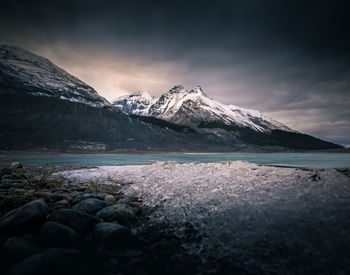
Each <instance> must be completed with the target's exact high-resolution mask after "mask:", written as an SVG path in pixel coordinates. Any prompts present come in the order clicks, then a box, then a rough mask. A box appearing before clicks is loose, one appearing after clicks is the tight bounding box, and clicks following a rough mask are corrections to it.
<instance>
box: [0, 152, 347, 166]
mask: <svg viewBox="0 0 350 275" xmlns="http://www.w3.org/2000/svg"><path fill="white" fill-rule="evenodd" d="M234 160H242V161H248V162H252V163H257V164H265V165H276V166H291V167H302V168H313V169H321V168H349V167H350V154H348V153H226V154H225V153H224V154H223V153H217V154H216V153H215V154H192V153H191V154H190V153H179V154H130V155H102V154H101V155H35V156H27V155H26V156H10V157H7V156H1V157H0V165H1V166H4V165H9V164H10V163H11V162H13V161H21V162H23V163H24V164H25V165H27V166H45V165H49V166H74V165H79V166H80V165H89V166H114V165H129V164H147V163H152V162H154V161H176V162H181V163H185V162H217V161H234Z"/></svg>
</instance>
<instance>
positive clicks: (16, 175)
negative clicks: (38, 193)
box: [1, 173, 27, 180]
mask: <svg viewBox="0 0 350 275" xmlns="http://www.w3.org/2000/svg"><path fill="white" fill-rule="evenodd" d="M26 178H27V177H26V176H25V175H23V174H20V173H11V174H7V175H4V176H2V177H1V180H24V179H26Z"/></svg>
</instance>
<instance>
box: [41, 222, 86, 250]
mask: <svg viewBox="0 0 350 275" xmlns="http://www.w3.org/2000/svg"><path fill="white" fill-rule="evenodd" d="M40 237H41V239H42V240H43V241H44V243H45V245H49V246H53V247H74V246H76V245H78V243H79V239H80V238H79V234H78V233H77V232H76V231H75V230H74V229H73V228H71V227H69V226H66V225H64V224H60V223H56V222H46V223H45V224H44V225H43V226H42V227H41V231H40Z"/></svg>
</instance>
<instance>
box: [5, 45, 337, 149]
mask: <svg viewBox="0 0 350 275" xmlns="http://www.w3.org/2000/svg"><path fill="white" fill-rule="evenodd" d="M335 148H341V146H339V145H336V144H333V143H330V142H326V141H323V140H320V139H317V138H315V137H312V136H309V135H305V134H302V133H299V132H297V131H294V130H292V129H290V128H289V127H287V126H286V125H283V124H282V123H279V122H277V121H275V120H273V119H270V118H268V117H266V116H264V115H263V114H262V113H260V112H258V111H254V110H248V109H244V108H240V107H238V106H234V105H225V104H221V103H219V102H217V101H215V100H213V99H211V98H209V97H208V96H207V95H206V94H205V93H204V92H203V90H202V89H201V88H200V87H199V86H197V87H196V88H195V89H192V90H186V89H185V88H184V87H183V86H181V85H177V86H175V87H173V88H172V89H170V90H169V91H168V92H166V93H164V94H162V95H161V96H160V97H159V98H155V97H152V96H150V95H149V94H147V93H133V94H130V95H127V96H123V97H120V98H118V99H117V100H115V101H114V102H113V103H110V102H108V101H107V100H106V99H105V98H103V97H102V96H100V95H99V94H98V93H97V92H96V91H95V90H94V89H93V88H92V87H90V86H89V85H87V84H85V83H84V82H83V81H81V80H79V79H78V78H76V77H74V76H72V75H71V74H69V73H68V72H66V71H64V70H63V69H61V68H59V67H57V66H56V65H54V64H53V63H52V62H50V61H49V60H47V59H45V58H43V57H40V56H38V55H35V54H33V53H31V52H29V51H27V50H24V49H22V48H19V47H14V46H7V45H0V149H1V150H57V151H79V152H91V151H93V152H106V151H111V152H112V151H118V152H120V151H127V152H136V151H198V152H228V151H242V150H243V151H245V150H249V151H261V150H262V151H264V150H290V149H292V150H295V149H296V150H319V149H335Z"/></svg>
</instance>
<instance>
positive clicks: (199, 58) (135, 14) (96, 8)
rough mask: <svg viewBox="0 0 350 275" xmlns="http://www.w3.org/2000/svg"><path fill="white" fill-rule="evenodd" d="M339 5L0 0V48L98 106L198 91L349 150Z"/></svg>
mask: <svg viewBox="0 0 350 275" xmlns="http://www.w3.org/2000/svg"><path fill="white" fill-rule="evenodd" d="M349 14H350V8H349V4H347V1H337V0H334V1H321V0H320V1H313V0H309V1H297V0H294V1H289V0H284V1H281V0H271V1H270V0H264V1H262V0H260V1H258V0H239V1H236V0H230V1H225V0H222V1H220V0H216V1H205V0H202V1H191V0H187V1H176V0H173V1H167V0H162V1H135V0H128V1H118V0H115V1H104V0H99V1H89V0H85V1H80V0H69V1H67V0H60V1H49V0H48V1H45V2H44V1H36V0H34V1H33V0H26V1H24V0H11V1H8V0H3V1H2V4H1V9H0V43H2V44H9V45H16V46H20V47H23V48H25V49H28V50H30V51H32V52H34V53H36V54H38V55H41V56H44V57H46V58H48V59H50V60H51V61H52V62H53V63H55V64H56V65H58V66H60V67H62V68H63V69H65V70H67V71H68V72H70V73H72V74H73V75H75V76H77V77H78V78H80V79H81V80H83V81H84V82H86V83H87V84H89V85H91V86H92V87H93V88H95V90H96V91H97V92H98V93H99V94H100V95H102V96H104V97H106V98H107V99H108V100H110V101H111V100H113V99H115V98H117V97H118V96H120V95H124V94H128V93H131V92H135V91H147V92H149V93H150V94H151V95H154V96H159V95H160V94H162V93H164V92H166V91H168V90H169V89H170V88H171V87H173V86H174V85H177V84H182V85H184V86H185V87H187V88H188V89H191V88H193V87H195V86H196V85H197V84H198V85H200V86H201V87H202V88H203V90H204V92H205V93H206V94H207V95H208V96H210V97H212V98H213V99H215V100H218V101H220V102H222V103H225V104H234V105H238V106H241V107H245V108H250V109H256V110H259V111H262V112H263V113H265V114H266V115H268V116H270V117H272V118H274V119H276V120H278V121H280V122H282V123H285V124H286V125H288V126H289V127H291V128H293V129H296V130H298V131H300V132H303V133H307V134H311V135H313V136H316V137H319V138H322V139H325V140H329V141H333V142H336V143H339V144H343V145H349V146H350V108H349V106H350V35H349V34H350V16H349Z"/></svg>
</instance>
